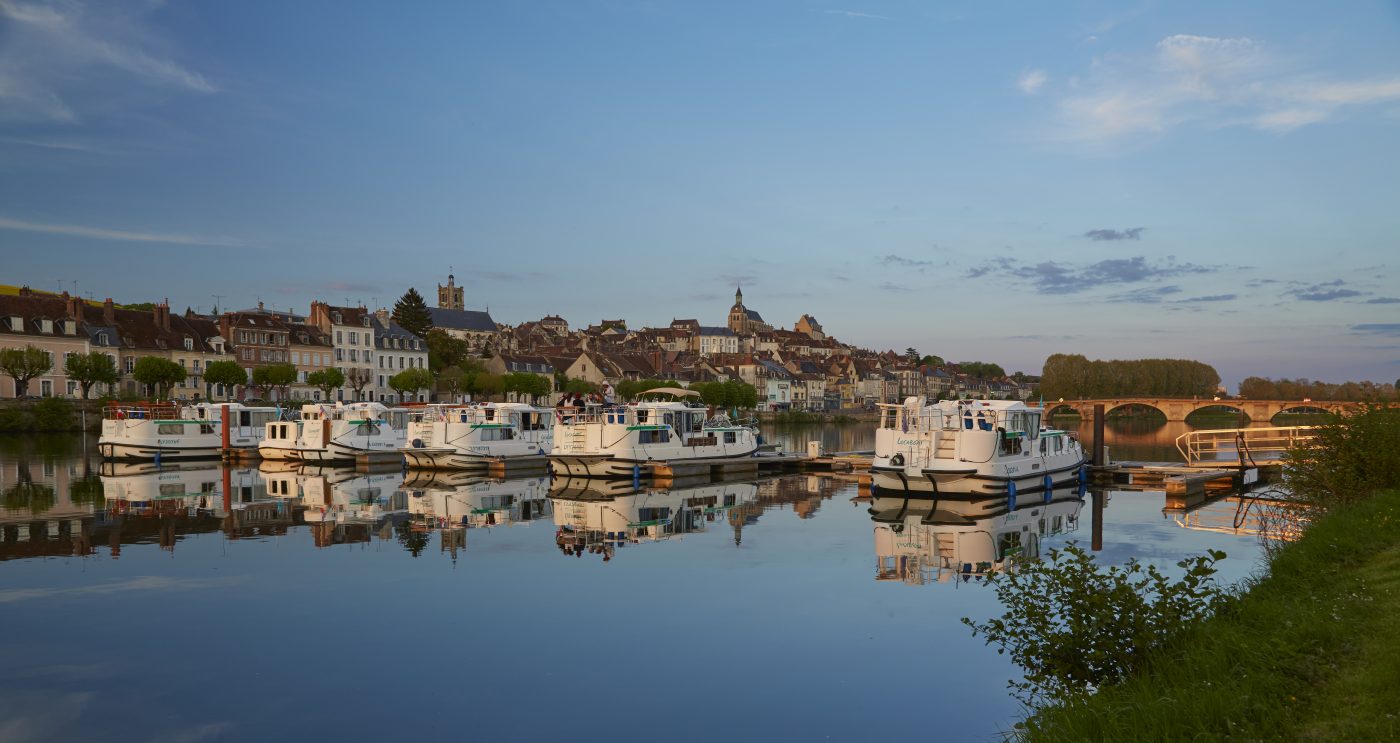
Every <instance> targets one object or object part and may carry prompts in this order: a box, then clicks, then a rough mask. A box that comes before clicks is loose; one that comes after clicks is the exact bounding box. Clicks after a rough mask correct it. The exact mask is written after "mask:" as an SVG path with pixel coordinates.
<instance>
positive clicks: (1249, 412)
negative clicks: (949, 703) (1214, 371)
mask: <svg viewBox="0 0 1400 743" xmlns="http://www.w3.org/2000/svg"><path fill="white" fill-rule="evenodd" d="M1362 404H1363V403H1359V402H1340V401H1335V400H1240V399H1222V400H1215V399H1201V398H1190V399H1188V398H1170V397H1116V398H1103V399H1100V400H1065V401H1062V402H1047V403H1045V408H1046V409H1047V410H1050V411H1054V410H1056V409H1059V408H1069V409H1071V410H1073V411H1074V412H1076V413H1078V414H1079V416H1080V417H1081V418H1091V417H1093V415H1094V406H1095V405H1102V406H1104V412H1113V411H1114V410H1117V409H1119V408H1124V407H1129V406H1133V405H1138V406H1144V407H1149V408H1153V409H1155V410H1158V411H1160V412H1161V413H1162V414H1163V415H1165V416H1166V417H1167V420H1168V421H1169V422H1179V421H1185V420H1186V418H1187V416H1190V415H1191V414H1192V413H1195V412H1196V411H1198V410H1203V409H1205V408H1225V409H1230V410H1236V411H1239V412H1241V413H1244V414H1245V416H1247V417H1248V418H1249V419H1250V421H1253V422H1268V421H1272V420H1273V419H1274V417H1275V416H1277V415H1278V414H1279V413H1284V412H1289V411H1294V410H1298V411H1313V410H1322V411H1324V412H1328V413H1340V412H1343V411H1346V410H1351V409H1353V408H1357V407H1360V406H1361V405H1362Z"/></svg>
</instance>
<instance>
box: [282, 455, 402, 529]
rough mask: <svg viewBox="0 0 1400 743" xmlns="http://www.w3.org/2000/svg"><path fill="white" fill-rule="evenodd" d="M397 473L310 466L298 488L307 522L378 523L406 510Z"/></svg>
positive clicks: (300, 480)
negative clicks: (364, 472)
mask: <svg viewBox="0 0 1400 743" xmlns="http://www.w3.org/2000/svg"><path fill="white" fill-rule="evenodd" d="M402 481H403V478H402V476H401V475H400V474H399V473H398V472H390V473H380V474H373V473H371V474H363V473H358V472H355V471H354V470H347V469H335V468H331V467H309V468H305V469H303V470H302V472H301V477H300V479H299V480H298V485H299V487H300V489H301V503H302V505H304V506H306V512H305V513H304V514H302V518H304V519H305V520H306V522H307V523H327V522H334V523H355V524H379V523H381V522H383V521H385V520H386V519H390V518H391V517H393V516H395V515H398V514H404V513H406V512H407V511H408V495H407V493H404V492H403V491H402V490H399V484H400V483H401V482H402Z"/></svg>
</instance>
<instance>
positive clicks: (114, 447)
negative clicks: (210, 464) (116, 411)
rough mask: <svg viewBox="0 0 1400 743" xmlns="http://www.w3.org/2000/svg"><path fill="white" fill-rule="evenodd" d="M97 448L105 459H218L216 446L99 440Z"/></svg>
mask: <svg viewBox="0 0 1400 743" xmlns="http://www.w3.org/2000/svg"><path fill="white" fill-rule="evenodd" d="M97 450H98V452H100V453H101V454H102V456H103V458H105V459H121V460H151V459H155V458H156V457H160V458H161V459H218V458H219V447H217V446H157V445H155V444H141V443H122V442H115V441H99V442H98V443H97Z"/></svg>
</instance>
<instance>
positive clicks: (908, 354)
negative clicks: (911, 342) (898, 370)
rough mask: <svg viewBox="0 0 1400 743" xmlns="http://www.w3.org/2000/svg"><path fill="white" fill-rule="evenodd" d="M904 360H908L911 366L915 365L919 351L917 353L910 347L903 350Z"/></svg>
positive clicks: (916, 350) (917, 361)
mask: <svg viewBox="0 0 1400 743" xmlns="http://www.w3.org/2000/svg"><path fill="white" fill-rule="evenodd" d="M904 358H906V359H908V360H909V363H911V364H917V363H919V351H918V349H916V348H914V347H913V346H910V347H908V348H906V349H904Z"/></svg>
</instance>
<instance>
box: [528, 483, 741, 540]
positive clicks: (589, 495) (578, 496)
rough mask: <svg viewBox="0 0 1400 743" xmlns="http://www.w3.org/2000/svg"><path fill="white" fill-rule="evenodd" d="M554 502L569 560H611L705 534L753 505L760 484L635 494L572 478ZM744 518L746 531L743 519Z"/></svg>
mask: <svg viewBox="0 0 1400 743" xmlns="http://www.w3.org/2000/svg"><path fill="white" fill-rule="evenodd" d="M549 498H550V500H552V501H553V502H554V524H555V526H556V527H557V529H556V531H555V543H556V544H557V545H558V547H559V550H560V551H561V552H563V553H564V554H566V555H580V556H581V555H582V554H583V553H584V552H588V553H590V554H600V555H602V557H603V559H604V560H609V559H611V558H612V555H613V553H614V551H615V550H616V549H617V548H618V547H622V546H625V545H628V544H639V543H641V542H650V541H659V540H663V539H669V538H671V537H675V536H679V535H682V534H687V533H692V532H700V531H705V530H706V528H707V527H708V525H709V524H712V523H714V522H716V521H719V520H721V519H722V518H725V517H726V513H727V512H730V511H731V510H741V507H742V506H744V505H746V504H749V503H753V502H754V501H755V500H756V499H757V498H758V485H756V484H755V483H751V482H719V483H707V484H704V485H697V486H694V487H684V488H671V489H646V490H636V489H634V488H632V487H631V484H630V483H625V482H616V481H606V480H597V479H593V478H568V479H562V480H557V481H556V482H555V484H554V487H553V488H551V490H550V493H549ZM739 518H740V520H741V523H740V524H739V525H737V526H738V527H741V526H742V520H743V518H744V515H743V514H739ZM726 521H728V519H727V518H726ZM736 528H737V527H736Z"/></svg>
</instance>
